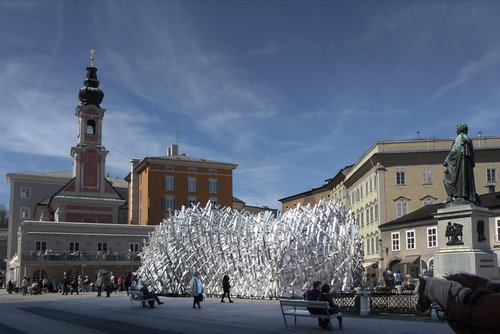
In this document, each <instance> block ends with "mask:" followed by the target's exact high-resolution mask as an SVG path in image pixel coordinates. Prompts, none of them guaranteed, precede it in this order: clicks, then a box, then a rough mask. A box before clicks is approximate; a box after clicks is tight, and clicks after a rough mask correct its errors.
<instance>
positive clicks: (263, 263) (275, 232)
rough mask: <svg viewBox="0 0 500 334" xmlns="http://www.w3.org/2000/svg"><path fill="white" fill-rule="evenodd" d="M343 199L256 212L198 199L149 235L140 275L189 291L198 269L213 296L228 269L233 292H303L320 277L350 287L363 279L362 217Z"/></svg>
mask: <svg viewBox="0 0 500 334" xmlns="http://www.w3.org/2000/svg"><path fill="white" fill-rule="evenodd" d="M350 216H351V215H350V213H349V212H346V211H344V210H343V208H342V205H341V204H340V203H337V202H333V201H324V200H322V201H321V202H320V203H318V204H317V205H315V206H314V207H312V208H311V207H310V206H307V207H298V208H295V209H290V210H288V211H286V212H285V213H283V214H282V215H280V216H278V217H275V216H274V215H273V214H272V213H271V212H269V211H267V212H261V213H259V214H251V213H249V212H247V211H236V210H233V209H231V208H218V207H215V206H214V205H210V204H209V205H207V206H206V207H204V208H202V207H200V206H199V205H195V206H192V207H191V208H184V207H183V208H182V210H180V211H175V212H174V213H173V215H172V216H171V217H170V218H168V219H165V220H164V221H163V222H162V223H160V224H159V225H158V226H157V227H156V229H155V231H153V232H152V233H150V235H149V240H147V241H146V243H145V245H144V247H143V250H142V253H141V259H142V263H141V267H140V268H139V269H138V271H137V273H136V274H137V275H138V277H139V278H140V279H147V280H149V281H150V282H151V283H152V284H151V286H152V287H153V288H154V289H155V290H156V291H157V292H160V293H174V294H183V293H187V292H188V286H189V281H190V279H191V278H192V275H193V274H194V272H195V271H196V270H199V271H200V273H201V279H202V281H203V285H204V290H205V293H206V294H209V295H211V294H220V293H221V292H222V277H223V275H224V270H225V269H228V270H229V276H230V277H231V286H232V287H231V294H233V295H238V296H241V297H259V298H279V297H282V296H301V295H302V293H303V292H304V291H305V290H306V289H308V288H309V286H310V285H311V284H312V282H313V281H316V280H320V281H322V282H325V283H326V282H327V283H330V285H331V286H332V288H333V289H335V290H337V291H339V290H344V291H345V290H349V289H351V287H353V286H354V284H356V280H359V279H361V278H362V274H363V268H362V256H361V250H360V243H359V241H358V232H357V223H356V221H355V220H354V219H353V218H350Z"/></svg>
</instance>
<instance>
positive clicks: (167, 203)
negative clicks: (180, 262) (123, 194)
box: [125, 145, 238, 225]
mask: <svg viewBox="0 0 500 334" xmlns="http://www.w3.org/2000/svg"><path fill="white" fill-rule="evenodd" d="M237 166H238V165H236V164H231V163H225V162H218V161H211V160H206V159H201V158H194V157H189V156H186V155H184V154H178V146H177V145H172V146H171V147H170V148H169V149H168V151H167V155H166V156H160V157H147V158H144V159H143V160H142V161H139V159H131V171H130V174H129V175H127V177H126V178H125V179H126V180H127V181H128V182H129V224H139V225H156V224H159V223H160V222H161V221H162V220H163V219H164V218H166V217H168V216H169V215H170V214H171V213H172V212H173V211H174V210H180V209H181V208H182V206H183V205H184V206H186V207H189V206H190V205H192V204H197V203H200V204H201V205H203V206H204V205H206V204H207V202H208V201H210V202H213V203H217V204H220V205H221V206H222V207H232V205H233V169H235V168H236V167H237Z"/></svg>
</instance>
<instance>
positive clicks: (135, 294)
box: [127, 290, 154, 307]
mask: <svg viewBox="0 0 500 334" xmlns="http://www.w3.org/2000/svg"><path fill="white" fill-rule="evenodd" d="M127 296H128V297H129V298H130V304H132V307H133V306H134V302H139V303H141V304H142V306H145V303H148V302H150V301H154V298H152V297H151V298H146V299H144V294H143V293H142V292H141V291H130V290H128V291H127Z"/></svg>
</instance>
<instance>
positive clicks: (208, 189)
mask: <svg viewBox="0 0 500 334" xmlns="http://www.w3.org/2000/svg"><path fill="white" fill-rule="evenodd" d="M209 192H210V180H207V193H209Z"/></svg>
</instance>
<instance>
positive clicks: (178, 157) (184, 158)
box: [145, 154, 235, 165]
mask: <svg viewBox="0 0 500 334" xmlns="http://www.w3.org/2000/svg"><path fill="white" fill-rule="evenodd" d="M146 159H158V160H171V161H189V162H198V163H206V164H223V165H235V164H233V163H229V162H221V161H215V160H207V159H202V158H195V157H190V156H188V155H183V154H181V155H172V156H169V155H164V156H159V157H146V158H145V160H146Z"/></svg>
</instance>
